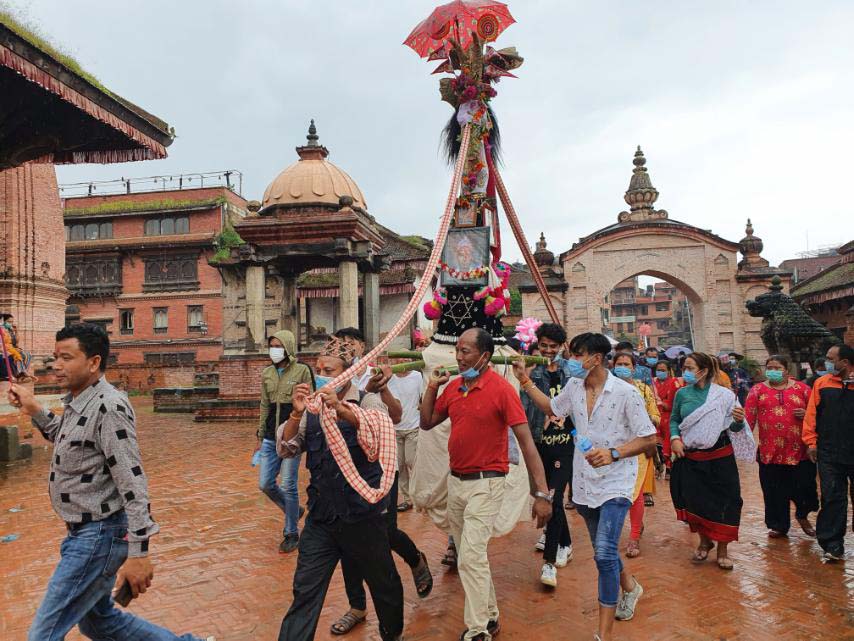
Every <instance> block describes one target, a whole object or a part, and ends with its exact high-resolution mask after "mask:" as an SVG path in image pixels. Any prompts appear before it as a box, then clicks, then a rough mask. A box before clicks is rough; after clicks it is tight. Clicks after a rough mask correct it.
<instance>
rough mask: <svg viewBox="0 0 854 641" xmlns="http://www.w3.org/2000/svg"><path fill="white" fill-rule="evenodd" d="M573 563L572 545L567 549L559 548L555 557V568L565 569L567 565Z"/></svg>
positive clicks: (560, 546)
mask: <svg viewBox="0 0 854 641" xmlns="http://www.w3.org/2000/svg"><path fill="white" fill-rule="evenodd" d="M570 561H572V545H568V546H566V547H564V546H562V545H558V546H557V554H556V555H555V567H558V568H565V567H566V564H567V563H569V562H570Z"/></svg>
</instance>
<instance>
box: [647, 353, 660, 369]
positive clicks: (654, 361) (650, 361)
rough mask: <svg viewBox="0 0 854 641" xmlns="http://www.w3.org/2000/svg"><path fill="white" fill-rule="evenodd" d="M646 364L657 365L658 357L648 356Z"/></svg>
mask: <svg viewBox="0 0 854 641" xmlns="http://www.w3.org/2000/svg"><path fill="white" fill-rule="evenodd" d="M646 364H647V365H652V366H653V367H655V366H656V365H657V364H658V359H657V358H656V357H655V356H647V357H646Z"/></svg>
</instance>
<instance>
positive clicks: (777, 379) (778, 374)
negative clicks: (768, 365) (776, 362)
mask: <svg viewBox="0 0 854 641" xmlns="http://www.w3.org/2000/svg"><path fill="white" fill-rule="evenodd" d="M765 378H767V379H768V382H769V383H782V382H783V372H782V371H781V370H778V369H767V370H765Z"/></svg>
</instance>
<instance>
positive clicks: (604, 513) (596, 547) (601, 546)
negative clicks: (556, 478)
mask: <svg viewBox="0 0 854 641" xmlns="http://www.w3.org/2000/svg"><path fill="white" fill-rule="evenodd" d="M631 506H632V503H631V501H629V499H626V498H623V497H619V498H616V499H609V500H607V501H605V502H604V503H603V504H602V505H600V506H599V507H595V508H591V507H587V506H586V505H576V506H575V507H576V510H577V511H578V513H579V514H580V515H581V518H583V519H584V524H585V525H586V526H587V531H588V532H589V533H590V541H591V542H592V543H593V558H594V559H595V560H596V569H597V570H599V605H601V606H603V607H606V608H615V607H617V600H618V599H619V598H620V573H621V572H622V571H623V562H622V561H621V560H620V550H619V547H620V534H621V533H622V532H623V524H624V523H625V522H626V514H628V513H629V508H630V507H631Z"/></svg>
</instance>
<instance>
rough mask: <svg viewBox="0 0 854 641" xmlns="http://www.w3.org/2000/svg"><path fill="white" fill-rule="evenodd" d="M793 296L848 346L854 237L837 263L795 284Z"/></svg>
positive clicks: (853, 313) (853, 320)
mask: <svg viewBox="0 0 854 641" xmlns="http://www.w3.org/2000/svg"><path fill="white" fill-rule="evenodd" d="M791 296H792V298H793V299H794V300H795V301H796V302H798V303H800V305H801V306H802V307H803V308H804V309H806V310H807V312H809V314H810V316H812V317H813V318H814V319H815V320H817V321H818V322H820V323H821V324H822V325H824V326H825V327H827V329H829V330H830V331H831V332H833V333H834V334H835V335H836V337H837V338H839V339H840V340H842V341H844V342H845V343H847V344H848V345H851V344H854V240H851V241H849V242H847V243H846V244H844V245H843V246H842V247H840V248H839V250H838V255H837V256H836V262H835V263H833V264H832V265H831V266H830V267H827V268H825V269H823V270H821V271H818V272H817V273H815V274H814V275H813V276H811V277H809V278H807V279H805V280H801V281H799V282H798V284H797V285H795V286H793V287H792V292H791Z"/></svg>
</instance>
